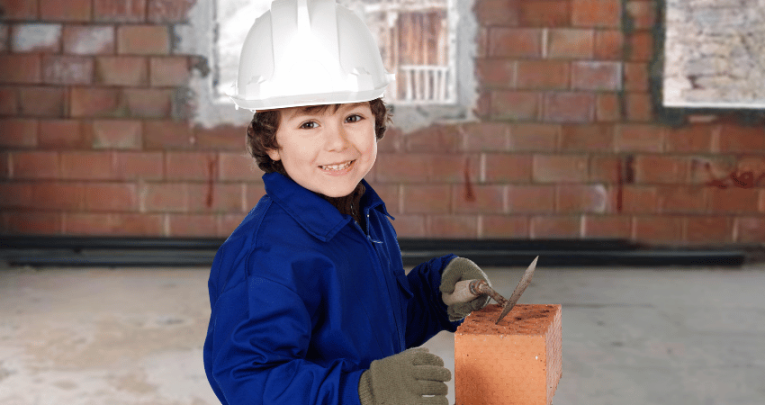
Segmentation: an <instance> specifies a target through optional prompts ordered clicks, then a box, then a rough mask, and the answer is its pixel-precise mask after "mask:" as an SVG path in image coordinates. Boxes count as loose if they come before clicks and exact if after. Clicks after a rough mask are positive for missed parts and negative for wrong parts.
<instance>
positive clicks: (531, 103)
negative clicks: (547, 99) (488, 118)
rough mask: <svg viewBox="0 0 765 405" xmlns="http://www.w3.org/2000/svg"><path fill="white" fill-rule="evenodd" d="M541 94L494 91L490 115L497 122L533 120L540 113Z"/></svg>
mask: <svg viewBox="0 0 765 405" xmlns="http://www.w3.org/2000/svg"><path fill="white" fill-rule="evenodd" d="M541 109H542V106H541V94H540V93H537V92H531V91H494V92H492V98H491V114H492V117H493V118H494V119H497V120H534V119H537V118H538V117H539V116H540V113H541Z"/></svg>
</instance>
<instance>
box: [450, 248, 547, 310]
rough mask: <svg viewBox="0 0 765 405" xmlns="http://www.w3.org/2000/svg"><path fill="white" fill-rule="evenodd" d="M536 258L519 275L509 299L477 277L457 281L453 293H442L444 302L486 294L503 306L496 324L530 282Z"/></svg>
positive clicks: (460, 300)
mask: <svg viewBox="0 0 765 405" xmlns="http://www.w3.org/2000/svg"><path fill="white" fill-rule="evenodd" d="M537 259H539V256H537V257H535V258H534V261H532V262H531V264H530V265H529V267H528V268H527V269H526V272H525V273H523V277H521V281H519V282H518V285H517V286H516V287H515V290H514V291H513V295H511V296H510V299H505V297H503V296H502V295H500V294H499V293H498V292H496V291H495V290H494V289H493V288H491V286H490V285H489V283H487V282H486V280H480V279H479V280H465V281H459V282H457V284H456V285H455V286H454V292H453V293H451V294H443V300H444V303H446V305H452V304H455V303H459V302H469V301H472V300H473V299H475V298H476V297H478V296H480V295H488V296H489V297H491V298H492V299H493V300H494V301H496V302H497V304H499V305H500V306H501V307H502V308H503V309H502V313H501V314H499V319H497V322H494V324H498V323H499V321H501V320H502V318H504V317H505V316H506V315H507V314H508V313H510V310H511V309H513V307H514V306H515V304H516V303H517V302H518V299H520V298H521V294H523V292H524V291H526V287H528V286H529V284H531V277H532V276H533V275H534V269H535V268H536V267H537Z"/></svg>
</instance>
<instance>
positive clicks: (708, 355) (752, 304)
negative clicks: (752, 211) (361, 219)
mask: <svg viewBox="0 0 765 405" xmlns="http://www.w3.org/2000/svg"><path fill="white" fill-rule="evenodd" d="M522 271H523V269H520V268H514V269H487V273H488V274H489V277H490V278H491V280H492V281H493V283H494V285H495V287H496V288H497V289H498V290H499V291H500V292H506V293H507V294H508V295H509V292H511V291H512V289H513V287H514V285H515V283H516V282H517V281H518V279H519V278H520V275H521V273H522ZM206 282H207V269H158V270H157V269H153V270H150V269H130V268H123V269H60V268H56V269H37V270H35V269H23V268H22V269H20V268H3V266H2V263H0V404H3V405H46V404H51V405H54V404H55V405H59V404H68V405H77V404H83V405H91V404H92V405H102V404H113V405H122V404H124V405H137V404H151V405H186V404H190V405H203V404H215V403H217V402H216V400H215V397H214V395H213V394H212V391H211V390H210V388H209V386H208V385H207V380H206V379H205V377H204V371H203V369H202V360H201V356H202V343H203V340H204V333H205V330H206V327H207V317H208V316H209V308H208V303H207V291H206ZM764 290H765V265H761V266H753V267H747V268H744V269H740V270H739V269H737V270H729V269H714V268H707V269H699V268H697V269H693V270H687V269H669V268H660V269H618V270H611V271H609V270H601V269H587V268H579V269H548V268H539V269H538V270H537V272H536V274H535V276H534V281H533V282H532V284H531V286H530V287H529V289H528V290H527V291H526V293H525V294H524V296H523V297H522V298H521V303H540V304H562V305H563V377H562V379H561V381H560V384H559V385H558V391H557V393H556V395H555V400H554V403H555V404H556V405H567V404H587V405H601V404H602V405H606V404H608V405H612V404H619V405H631V404H636V405H637V404H640V405H645V404H668V405H669V404H672V405H676V404H694V405H696V404H704V405H706V404H710V405H711V404H715V405H717V404H736V405H747V404H751V405H755V404H756V405H762V404H765V384H763V382H764V381H765V294H763V291H764ZM427 346H428V347H429V348H430V349H431V351H432V352H435V353H437V354H439V355H440V356H442V357H443V358H444V360H445V362H446V363H447V366H448V367H449V368H451V369H452V370H453V364H454V357H453V348H454V346H453V338H452V335H451V334H448V333H442V334H439V335H438V336H436V337H435V338H433V339H432V340H431V341H430V342H428V343H427ZM453 399H454V394H453V385H452V386H450V403H451V402H453Z"/></svg>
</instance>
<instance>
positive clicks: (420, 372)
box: [359, 347, 452, 405]
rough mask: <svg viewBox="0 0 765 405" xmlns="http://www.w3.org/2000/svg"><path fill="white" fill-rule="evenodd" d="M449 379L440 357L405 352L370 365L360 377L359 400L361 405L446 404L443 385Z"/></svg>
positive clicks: (425, 352)
mask: <svg viewBox="0 0 765 405" xmlns="http://www.w3.org/2000/svg"><path fill="white" fill-rule="evenodd" d="M451 379H452V373H451V372H450V371H449V369H447V368H445V367H444V361H443V360H442V359H441V358H440V357H438V356H436V355H435V354H433V353H429V352H428V349H427V348H424V347H418V348H414V349H408V350H404V351H403V352H401V353H399V354H394V355H393V356H388V357H386V358H384V359H380V360H375V361H373V362H372V364H371V365H370V366H369V370H367V371H365V372H364V373H363V374H361V379H360V380H359V399H360V400H361V405H383V404H417V405H419V404H423V405H424V404H428V405H448V403H449V402H448V401H447V399H446V393H447V390H448V387H447V386H446V384H445V382H446V381H449V380H451ZM423 395H433V396H432V397H423Z"/></svg>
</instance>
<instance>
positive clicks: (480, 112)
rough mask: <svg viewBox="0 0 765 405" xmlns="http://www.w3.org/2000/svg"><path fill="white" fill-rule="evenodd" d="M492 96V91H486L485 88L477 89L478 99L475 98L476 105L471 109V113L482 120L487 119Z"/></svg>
mask: <svg viewBox="0 0 765 405" xmlns="http://www.w3.org/2000/svg"><path fill="white" fill-rule="evenodd" d="M492 97H493V92H491V91H486V90H479V91H478V100H476V106H475V108H474V109H473V113H474V114H475V115H476V117H478V118H481V119H482V120H485V121H488V119H489V118H490V117H489V116H490V114H491V98H492Z"/></svg>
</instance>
